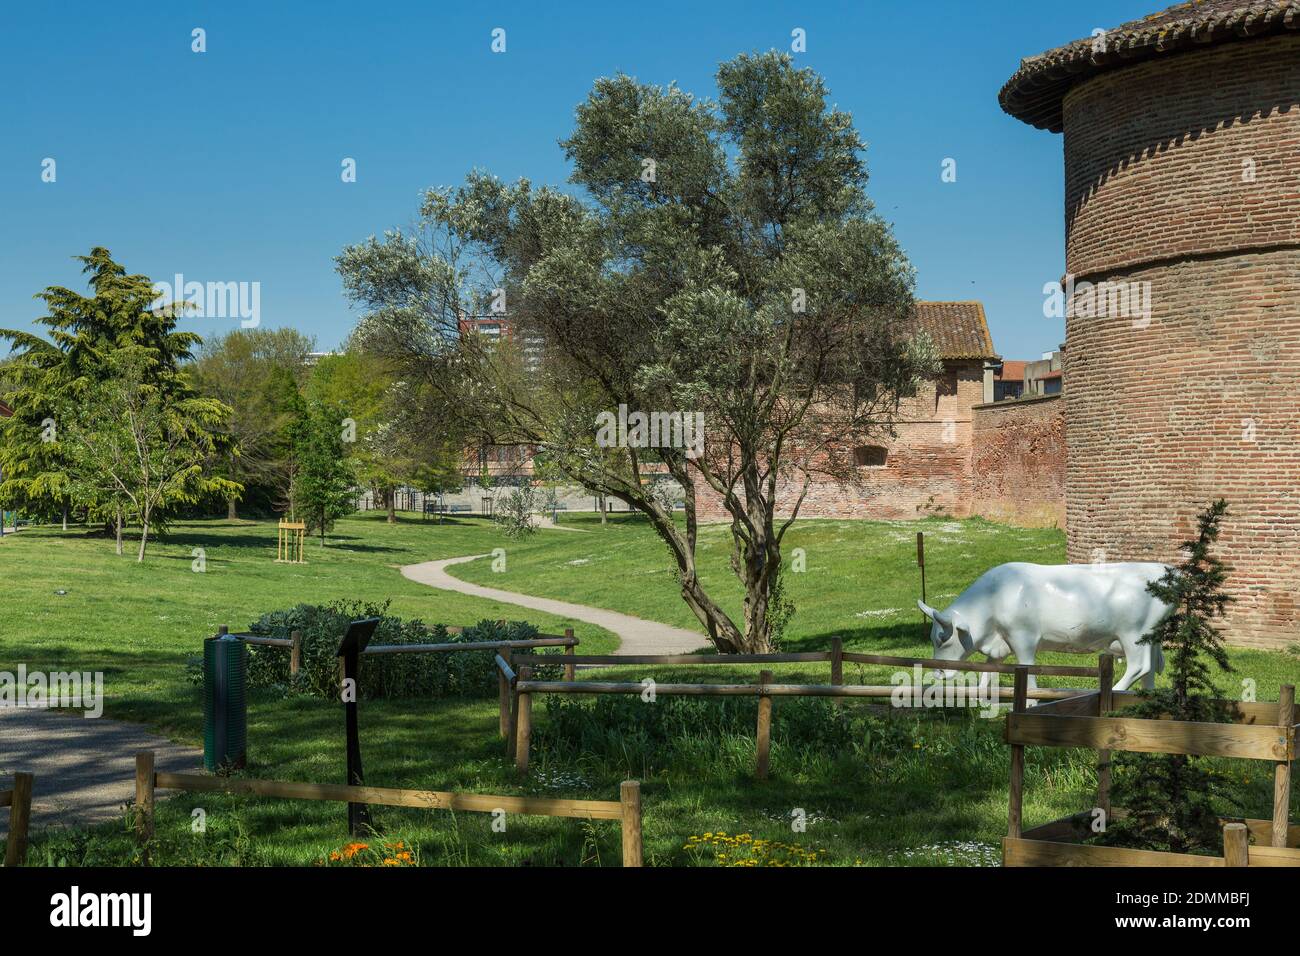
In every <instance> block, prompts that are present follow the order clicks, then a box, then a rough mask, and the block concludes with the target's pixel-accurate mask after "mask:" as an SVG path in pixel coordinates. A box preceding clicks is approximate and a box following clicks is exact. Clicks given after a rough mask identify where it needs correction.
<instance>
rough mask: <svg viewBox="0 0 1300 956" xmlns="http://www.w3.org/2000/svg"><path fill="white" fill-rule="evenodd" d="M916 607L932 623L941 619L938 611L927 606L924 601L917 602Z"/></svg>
mask: <svg viewBox="0 0 1300 956" xmlns="http://www.w3.org/2000/svg"><path fill="white" fill-rule="evenodd" d="M916 606H917V607H919V608H920V609H921V613H922V614H924V615H925V616H926V617H928V618H929V619H930V620H932V621H933V620H936V619H937V618H938V617H939V612H938V611H936V610H935V609H934V608H932V607H930V605H928V604H926V603H925V602H924V601H917V602H916Z"/></svg>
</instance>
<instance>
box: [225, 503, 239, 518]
mask: <svg viewBox="0 0 1300 956" xmlns="http://www.w3.org/2000/svg"><path fill="white" fill-rule="evenodd" d="M226 520H227V521H238V520H239V515H238V514H237V513H236V511H235V499H234V498H227V499H226Z"/></svg>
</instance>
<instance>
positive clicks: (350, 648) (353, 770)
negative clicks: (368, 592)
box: [339, 617, 379, 837]
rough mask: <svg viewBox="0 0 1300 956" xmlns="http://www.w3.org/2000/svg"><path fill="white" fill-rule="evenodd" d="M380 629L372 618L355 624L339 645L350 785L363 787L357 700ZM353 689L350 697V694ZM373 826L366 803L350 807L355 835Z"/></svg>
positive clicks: (350, 817)
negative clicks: (363, 666) (364, 658)
mask: <svg viewBox="0 0 1300 956" xmlns="http://www.w3.org/2000/svg"><path fill="white" fill-rule="evenodd" d="M378 626H379V618H377V617H368V618H364V619H362V620H360V621H353V622H352V623H351V624H349V625H348V632H347V633H346V634H344V635H343V640H342V641H340V642H339V657H340V658H341V659H342V660H343V686H342V688H341V691H342V693H343V713H344V718H345V722H346V725H347V736H348V781H347V782H348V785H349V786H353V787H360V786H362V785H364V784H365V782H366V779H365V773H364V772H363V771H362V769H361V738H360V737H359V736H358V735H357V698H358V697H360V696H361V687H360V684H359V683H358V672H359V670H360V667H359V665H360V662H361V652H362V651H364V650H365V649H366V645H367V644H369V643H370V638H371V637H372V636H373V635H374V633H375V628H376V627H378ZM349 689H350V690H351V693H350V694H349V693H348V691H349ZM369 827H370V810H369V808H367V807H366V805H365V804H364V803H349V804H348V832H349V833H351V834H352V835H353V836H356V837H359V836H364V835H365V831H366V830H367V829H368V828H369Z"/></svg>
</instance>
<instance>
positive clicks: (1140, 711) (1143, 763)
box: [1106, 499, 1236, 853]
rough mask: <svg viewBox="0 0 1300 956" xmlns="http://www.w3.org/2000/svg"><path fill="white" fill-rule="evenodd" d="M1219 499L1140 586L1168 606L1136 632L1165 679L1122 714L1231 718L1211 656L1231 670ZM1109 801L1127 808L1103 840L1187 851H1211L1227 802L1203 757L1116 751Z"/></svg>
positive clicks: (1221, 502)
mask: <svg viewBox="0 0 1300 956" xmlns="http://www.w3.org/2000/svg"><path fill="white" fill-rule="evenodd" d="M1227 510H1228V506H1227V503H1226V502H1225V501H1224V500H1223V499H1219V500H1218V501H1215V502H1214V503H1213V504H1211V505H1210V506H1209V507H1208V508H1207V509H1206V510H1205V511H1204V512H1202V513H1201V515H1200V518H1199V519H1198V522H1197V535H1196V538H1195V539H1193V540H1191V541H1186V542H1184V543H1183V550H1184V551H1185V552H1186V555H1187V556H1186V559H1185V560H1184V561H1183V563H1182V564H1181V565H1180V566H1179V567H1177V568H1172V569H1170V570H1169V571H1168V572H1166V573H1165V575H1164V576H1163V577H1162V578H1160V580H1158V581H1153V582H1151V583H1150V584H1149V585H1147V590H1149V591H1150V592H1151V593H1152V594H1154V595H1155V596H1156V597H1158V598H1160V600H1162V601H1163V602H1164V603H1165V604H1167V605H1168V606H1169V607H1170V608H1171V609H1172V610H1171V611H1170V613H1169V614H1168V615H1167V616H1166V617H1165V618H1164V619H1163V620H1162V621H1161V622H1160V623H1159V624H1157V625H1156V626H1155V627H1154V628H1153V629H1152V630H1151V633H1149V634H1147V635H1146V636H1145V637H1144V638H1143V643H1146V644H1158V645H1159V646H1160V647H1161V649H1162V651H1163V652H1164V655H1165V659H1166V661H1167V663H1168V668H1169V671H1168V673H1169V686H1168V687H1161V688H1157V689H1155V690H1149V691H1142V692H1141V696H1142V700H1141V701H1140V703H1138V705H1137V706H1135V707H1130V708H1126V709H1125V711H1124V716H1125V717H1139V718H1149V719H1160V718H1171V719H1173V720H1190V721H1200V722H1209V723H1224V722H1227V721H1230V720H1231V719H1232V713H1231V710H1232V708H1231V705H1230V704H1227V703H1225V702H1224V701H1222V700H1219V699H1217V698H1218V697H1219V691H1218V689H1217V688H1216V687H1215V686H1214V681H1213V679H1212V677H1211V672H1210V662H1213V663H1214V664H1217V665H1218V666H1219V668H1221V669H1222V670H1223V671H1224V672H1225V673H1227V672H1231V671H1232V666H1231V665H1230V664H1229V662H1228V655H1227V652H1226V651H1225V650H1224V645H1223V635H1222V633H1221V631H1220V630H1219V628H1218V627H1216V626H1215V623H1214V622H1215V621H1216V620H1218V619H1220V618H1222V617H1223V614H1224V611H1225V610H1226V608H1227V606H1228V604H1229V603H1230V602H1231V601H1232V598H1230V597H1229V596H1228V595H1227V594H1225V593H1224V591H1223V585H1224V581H1225V580H1226V579H1227V573H1228V571H1229V568H1228V567H1227V566H1225V565H1224V564H1223V563H1222V562H1221V561H1219V559H1218V558H1216V557H1214V556H1213V555H1212V554H1210V549H1211V548H1212V547H1213V546H1214V543H1215V541H1217V540H1218V537H1219V523H1220V522H1221V521H1222V519H1223V517H1224V515H1225V514H1227ZM1115 771H1116V772H1115V786H1114V789H1113V796H1114V798H1115V802H1116V803H1117V804H1118V805H1120V806H1123V807H1125V808H1126V809H1127V810H1128V815H1127V816H1126V817H1124V818H1123V819H1120V820H1116V821H1114V822H1113V823H1112V824H1110V825H1109V826H1108V827H1107V833H1106V842H1108V843H1122V844H1124V845H1125V846H1133V847H1137V848H1140V849H1152V850H1168V851H1170V852H1174V853H1187V852H1194V851H1201V850H1210V851H1213V852H1218V850H1219V847H1220V846H1221V844H1222V829H1221V826H1220V822H1219V814H1218V812H1217V811H1216V809H1215V806H1216V800H1222V801H1225V802H1227V803H1228V804H1233V803H1235V802H1236V801H1235V800H1234V799H1233V798H1232V797H1231V796H1230V794H1229V793H1228V790H1227V787H1226V780H1225V778H1224V777H1223V775H1222V774H1219V773H1217V772H1216V771H1214V770H1213V769H1211V768H1210V767H1208V766H1207V765H1206V762H1205V759H1204V758H1197V757H1191V756H1188V755H1186V754H1158V753H1128V752H1125V753H1121V754H1119V755H1118V756H1117V757H1116V759H1115Z"/></svg>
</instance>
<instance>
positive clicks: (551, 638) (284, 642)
mask: <svg viewBox="0 0 1300 956" xmlns="http://www.w3.org/2000/svg"><path fill="white" fill-rule="evenodd" d="M498 623H500V624H505V621H499V622H498ZM465 630H466V628H465V627H463V626H461V625H459V624H457V625H452V626H450V627H447V628H446V631H447V633H448V634H463V633H464V632H465ZM217 635H218V636H219V637H233V638H236V639H238V640H240V641H242V642H243V643H245V644H254V645H257V646H260V647H282V648H285V649H287V650H288V651H289V677H290V678H296V677H297V676H298V672H299V670H300V669H301V666H302V632H301V631H296V630H295V631H291V632H290V634H289V636H288V637H266V636H264V635H261V634H231V633H230V629H229V628H228V627H227V626H226V625H224V624H223V625H222V626H221V627H219V628H217ZM578 643H579V642H578V638H576V637H574V636H573V628H571V627H570V628H565V630H564V634H562V635H561V634H539V635H538V636H537V637H535V638H527V639H521V640H516V641H461V642H459V643H456V642H448V643H444V644H371V645H370V646H369V647H367V648H366V649H365V650H363V651H362V652H361V654H362V655H363V656H365V655H368V654H445V653H452V652H455V651H495V652H496V653H498V654H501V653H509V652H510V651H517V650H528V649H531V648H535V647H563V648H564V653H565V654H566V655H569V657H570V658H571V657H572V656H573V649H574V648H575V647H577V646H578ZM567 662H568V658H566V663H567ZM564 676H565V679H566V680H573V677H574V671H573V665H572V663H568V666H567V667H566V668H565V671H564Z"/></svg>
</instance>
